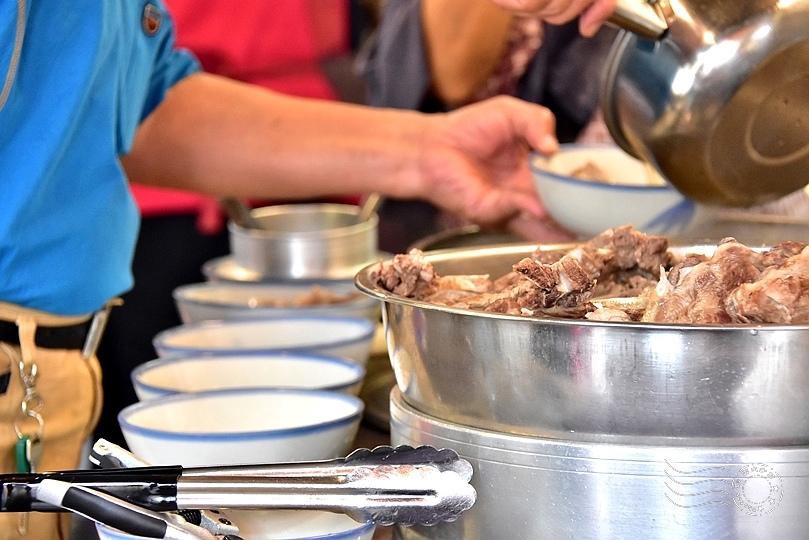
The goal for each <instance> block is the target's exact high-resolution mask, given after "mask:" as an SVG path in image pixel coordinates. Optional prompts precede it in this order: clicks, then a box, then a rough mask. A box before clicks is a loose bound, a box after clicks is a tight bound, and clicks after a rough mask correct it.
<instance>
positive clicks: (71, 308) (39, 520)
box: [0, 0, 590, 539]
mask: <svg viewBox="0 0 809 540" xmlns="http://www.w3.org/2000/svg"><path fill="white" fill-rule="evenodd" d="M564 1H565V2H568V1H570V0H564ZM575 2H578V3H581V2H584V3H586V4H589V3H590V1H589V0H575ZM583 7H584V6H583ZM583 7H582V9H583ZM553 132H554V120H553V117H552V115H551V114H550V113H549V112H548V111H547V110H546V109H543V108H541V107H538V106H534V105H530V104H526V103H522V102H519V101H517V100H513V99H507V98H502V99H501V98H498V99H496V100H492V101H488V102H484V103H481V104H478V105H475V106H473V107H469V108H466V109H460V110H458V111H455V112H453V113H450V114H446V115H429V116H428V115H421V114H418V113H414V112H409V111H394V110H377V109H370V108H366V107H361V106H355V105H349V104H339V103H327V102H319V101H315V100H306V99H301V98H294V97H290V96H284V95H279V94H276V93H272V92H269V91H266V90H263V89H259V88H256V87H252V86H250V85H246V84H243V83H239V82H235V81H232V80H228V79H224V78H222V77H217V76H214V75H210V74H205V73H201V72H199V67H198V64H197V62H196V60H195V59H194V58H193V57H191V56H190V55H188V54H187V53H184V52H182V51H178V50H175V48H174V46H173V34H172V26H171V21H170V19H169V17H168V15H167V13H166V12H165V10H164V9H163V6H162V4H161V2H160V1H159V0H148V1H147V0H75V1H73V2H70V3H65V2H45V1H42V0H16V1H14V2H11V1H9V2H3V3H2V4H0V346H2V347H0V375H5V374H6V373H10V376H9V377H8V378H7V380H8V382H9V384H8V386H7V387H6V388H3V384H2V382H3V377H0V392H2V395H0V405H2V407H0V471H3V472H7V471H13V470H15V469H20V470H26V469H29V468H38V469H40V470H58V469H69V468H74V467H76V466H77V465H78V458H79V453H80V449H81V445H82V443H83V441H84V440H85V439H86V437H87V436H88V435H89V434H90V433H91V431H92V427H93V425H94V423H95V422H96V419H97V414H98V411H99V409H100V404H101V395H100V390H99V381H100V373H99V369H98V363H97V360H96V358H95V354H94V352H95V351H94V346H95V344H96V339H95V338H97V337H98V335H97V332H96V329H97V328H98V327H100V326H103V325H102V324H99V323H100V322H101V319H102V317H100V316H94V314H98V313H101V314H103V313H104V309H103V308H104V307H105V305H107V304H108V302H109V301H110V299H113V298H115V297H116V296H117V295H119V294H121V293H123V292H124V291H126V290H127V289H129V287H131V285H132V277H131V272H130V269H129V265H130V262H131V258H132V252H133V247H134V242H135V238H136V233H137V228H138V214H137V210H136V207H135V205H134V202H133V200H132V197H131V194H130V192H129V189H128V180H129V179H133V180H137V181H139V182H142V183H145V184H151V185H156V186H166V187H174V188H179V189H188V190H195V191H199V192H202V193H208V194H213V195H218V196H235V197H244V198H275V199H294V198H299V199H303V198H314V197H325V196H332V195H339V194H351V193H363V192H371V191H376V192H380V193H382V194H383V195H384V196H386V197H391V198H400V199H424V200H427V201H429V202H432V203H434V204H435V205H437V206H439V207H441V208H443V209H445V210H446V211H448V212H451V213H455V214H457V215H459V216H460V217H461V218H462V219H466V220H469V221H474V222H477V223H479V224H482V225H503V224H505V225H508V226H509V227H511V228H512V229H513V230H515V231H517V232H520V233H523V234H526V235H530V236H534V237H536V236H537V233H538V231H540V230H541V229H542V228H543V220H544V219H545V214H544V211H543V208H542V206H541V204H540V202H539V201H538V200H537V198H536V195H535V192H534V189H533V185H532V182H531V178H530V173H529V170H528V160H527V152H528V150H529V149H533V150H536V151H539V152H544V153H550V152H553V151H555V150H556V148H557V142H556V140H555V138H554V136H553ZM6 366H7V367H6ZM32 443H34V446H35V447H36V449H37V450H41V460H40V459H29V456H33V457H34V458H36V456H37V455H38V452H33V453H31V452H25V451H23V452H20V450H21V449H22V450H24V449H25V447H26V446H25V445H26V444H27V445H29V446H30V445H31V444H32ZM15 450H17V451H16V452H15ZM2 518H3V521H0V538H7V537H13V535H15V534H16V533H15V532H13V531H14V530H16V529H17V526H18V525H19V529H20V531H21V532H26V531H27V533H28V535H29V537H31V538H37V539H47V538H57V537H59V536H58V535H59V534H60V533H59V532H58V531H61V534H62V537H63V538H64V537H66V534H67V532H66V531H67V525H66V520H64V519H63V516H60V515H59V514H32V515H31V516H30V522H28V523H25V519H22V520H21V521H20V523H17V519H18V516H14V515H13V514H11V515H9V514H7V515H5V516H2ZM10 518H13V519H10ZM26 518H27V516H26Z"/></svg>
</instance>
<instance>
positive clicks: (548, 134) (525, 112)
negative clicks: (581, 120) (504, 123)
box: [494, 97, 559, 155]
mask: <svg viewBox="0 0 809 540" xmlns="http://www.w3.org/2000/svg"><path fill="white" fill-rule="evenodd" d="M494 101H496V102H497V103H496V105H497V106H502V107H503V110H504V111H505V112H506V114H508V116H509V120H510V122H511V125H512V127H513V133H514V135H516V136H517V137H520V138H521V139H523V140H524V141H525V142H526V143H527V144H528V146H529V147H530V148H531V149H532V150H534V151H536V152H539V153H541V154H545V155H550V154H553V153H555V152H556V151H557V150H559V140H558V139H557V138H556V118H555V117H554V116H553V113H552V112H551V111H550V110H548V109H546V108H545V107H542V106H540V105H536V104H533V103H528V102H527V101H522V100H518V99H513V98H507V97H502V98H496V99H495V100H494Z"/></svg>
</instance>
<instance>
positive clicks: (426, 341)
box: [355, 244, 809, 444]
mask: <svg viewBox="0 0 809 540" xmlns="http://www.w3.org/2000/svg"><path fill="white" fill-rule="evenodd" d="M559 247H564V246H547V248H549V249H553V248H559ZM568 247H570V246H568ZM713 247H714V246H710V247H709V246H701V247H700V246H691V247H683V248H673V249H675V251H681V252H682V251H694V250H703V251H707V250H709V249H710V250H712V249H713ZM535 248H536V245H535V244H509V245H500V246H487V247H479V248H465V249H448V250H440V251H434V252H431V253H427V254H425V258H426V259H427V260H428V261H430V262H431V263H432V264H433V265H434V267H435V269H436V271H437V272H438V273H439V274H441V275H450V274H490V275H491V276H492V277H498V276H500V275H503V274H505V273H507V272H508V271H510V269H511V266H512V264H514V263H516V262H517V261H519V260H520V259H521V258H523V257H525V256H528V255H529V254H530V253H531V252H532V251H533V250H534V249H535ZM375 266H376V265H370V266H368V267H366V268H365V269H363V270H362V271H360V272H359V273H358V274H357V276H356V280H355V281H356V284H357V286H358V287H359V288H360V290H362V291H364V292H365V293H367V294H369V295H371V296H373V297H376V298H379V299H380V300H382V301H383V302H384V304H383V311H382V313H383V321H384V326H385V337H386V339H387V344H388V352H389V355H390V359H391V363H392V365H393V369H394V373H395V375H396V381H397V385H398V387H399V388H400V389H401V391H402V393H403V394H404V396H405V399H406V400H407V401H408V403H410V404H412V405H413V406H415V407H417V408H418V409H419V410H421V411H423V412H425V413H427V414H430V415H432V416H435V417H437V418H444V419H448V420H451V421H453V422H458V423H461V424H466V425H468V426H474V427H480V428H485V429H494V430H497V431H510V432H513V433H519V434H527V435H537V434H539V435H542V434H544V433H547V431H548V430H551V431H560V432H566V433H567V436H568V437H569V438H571V439H576V438H580V437H584V436H588V435H591V434H611V435H616V436H654V437H670V438H672V439H671V440H670V444H683V442H682V441H680V440H679V438H682V437H712V438H725V439H727V440H733V441H735V442H738V441H740V440H745V441H747V442H755V441H759V442H761V443H766V444H771V443H772V442H773V441H779V442H781V443H789V444H805V443H809V390H807V389H809V326H797V325H796V326H765V325H756V326H753V325H735V326H696V325H662V324H649V323H647V324H641V323H617V322H596V321H585V320H565V319H551V318H545V319H540V318H527V317H518V316H508V315H499V314H490V313H483V312H476V311H470V310H465V309H453V308H446V307H441V306H436V305H433V304H428V303H426V302H420V301H415V300H412V299H408V298H401V297H398V296H394V295H392V294H391V293H389V292H387V291H385V290H384V289H381V288H379V287H377V286H375V285H374V284H373V282H372V280H371V272H372V271H373V270H374V268H375Z"/></svg>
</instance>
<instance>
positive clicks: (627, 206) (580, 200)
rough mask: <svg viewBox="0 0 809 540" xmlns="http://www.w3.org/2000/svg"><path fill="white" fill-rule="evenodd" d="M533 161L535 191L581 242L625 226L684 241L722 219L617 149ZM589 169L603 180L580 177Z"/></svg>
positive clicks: (576, 149) (567, 149)
mask: <svg viewBox="0 0 809 540" xmlns="http://www.w3.org/2000/svg"><path fill="white" fill-rule="evenodd" d="M683 159H687V158H686V157H684V158H683ZM530 160H531V162H530V165H531V172H532V175H533V179H534V186H535V187H536V190H537V193H538V194H539V197H540V199H542V203H543V204H544V206H545V208H546V210H547V211H548V214H550V216H551V217H552V218H553V219H554V220H555V221H556V222H557V223H559V225H561V226H562V227H564V228H566V229H567V230H569V231H570V232H573V233H575V234H577V235H578V236H579V237H580V238H591V237H593V236H595V235H597V234H599V233H601V232H603V231H605V230H607V229H610V228H613V227H620V226H621V225H633V226H634V227H635V228H636V229H638V230H640V231H643V232H645V233H648V234H662V235H665V236H670V237H679V238H682V237H687V236H689V235H690V234H691V233H692V232H693V231H695V230H697V229H698V228H699V227H702V226H704V225H705V224H707V223H708V222H709V221H710V220H712V219H714V215H715V214H716V210H715V209H714V208H711V207H707V206H704V205H701V204H697V203H695V202H693V201H691V200H689V199H687V198H686V197H685V196H684V195H682V194H681V193H680V192H679V191H677V190H676V189H674V188H673V187H672V186H671V185H669V184H668V183H667V182H666V181H665V180H664V179H663V178H662V177H660V176H659V175H658V174H657V172H655V171H654V170H653V169H652V168H651V167H648V166H646V165H644V163H643V162H641V161H640V160H637V159H635V158H634V157H632V156H630V155H629V154H627V153H626V152H624V151H623V150H621V149H620V148H618V147H617V146H613V145H576V144H568V145H562V146H561V147H560V149H559V152H557V153H556V154H554V155H552V156H550V157H545V156H540V155H537V154H533V155H532V156H531V157H530ZM585 166H595V168H597V170H598V171H599V172H600V173H601V174H599V175H598V176H600V178H601V179H600V180H595V179H587V178H582V177H581V176H580V175H579V174H577V173H576V171H580V170H581V169H582V167H585Z"/></svg>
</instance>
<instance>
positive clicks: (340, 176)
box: [121, 73, 557, 230]
mask: <svg viewBox="0 0 809 540" xmlns="http://www.w3.org/2000/svg"><path fill="white" fill-rule="evenodd" d="M554 128H555V125H554V118H553V115H552V114H551V113H550V112H549V111H548V110H547V109H544V108H542V107H539V106H537V105H532V104H529V103H525V102H522V101H519V100H516V99H513V98H505V97H501V98H496V99H492V100H488V101H486V102H483V103H480V104H476V105H473V106H469V107H464V108H461V109H459V110H457V111H454V112H452V113H448V114H433V115H427V114H421V113H417V112H413V111H402V110H391V109H374V108H370V107H364V106H359V105H350V104H345V103H336V102H325V101H317V100H310V99H304V98H296V97H290V96H285V95H281V94H278V93H274V92H271V91H268V90H265V89H262V88H257V87H253V86H250V85H247V84H244V83H239V82H236V81H232V80H229V79H225V78H223V77H218V76H216V75H210V74H204V73H200V74H196V75H192V76H190V77H187V78H186V79H184V80H183V81H181V82H180V83H178V84H177V85H176V86H175V87H174V88H173V89H172V90H171V91H170V92H169V93H168V95H167V97H166V99H165V100H164V102H163V103H162V104H161V105H160V106H158V107H157V109H155V111H154V112H153V113H152V114H151V115H149V117H148V118H147V119H146V120H145V121H144V122H143V124H142V125H141V127H140V128H139V130H138V132H137V134H136V137H135V142H134V146H133V148H132V150H131V152H130V153H129V154H128V155H126V156H124V157H122V160H121V161H122V164H123V166H124V168H125V170H126V172H127V174H128V175H129V177H130V179H131V180H133V181H137V182H142V183H148V184H152V185H158V186H166V187H175V188H181V189H189V190H195V191H200V192H203V193H209V194H213V195H219V196H238V197H251V198H252V197H255V198H290V199H295V198H298V199H300V198H311V197H322V196H327V195H336V194H351V193H366V192H371V191H377V192H380V193H382V194H383V195H384V196H387V197H392V198H406V199H409V198H412V199H423V200H428V201H430V202H432V203H434V204H436V205H437V206H439V207H441V208H444V209H445V210H447V211H449V212H452V213H455V214H456V215H458V216H459V217H461V218H462V219H467V220H469V221H473V222H476V223H480V224H482V225H503V224H509V223H512V224H514V225H515V226H517V227H520V228H522V229H523V230H530V229H531V227H534V226H537V225H541V222H542V219H543V218H544V210H543V208H542V206H541V204H540V202H539V200H538V199H537V196H536V192H535V191H534V188H533V183H532V181H531V176H530V171H529V169H528V151H529V150H530V149H534V150H536V151H539V152H542V153H551V152H554V151H555V150H556V149H557V142H556V139H555V137H554V135H553V133H554Z"/></svg>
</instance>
